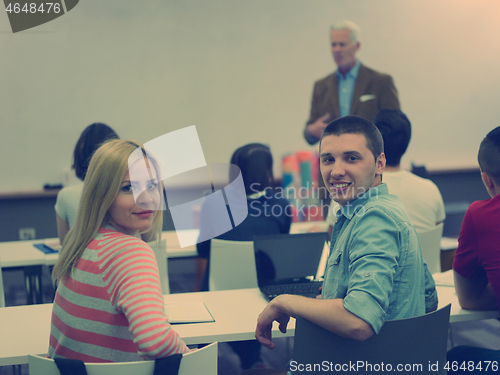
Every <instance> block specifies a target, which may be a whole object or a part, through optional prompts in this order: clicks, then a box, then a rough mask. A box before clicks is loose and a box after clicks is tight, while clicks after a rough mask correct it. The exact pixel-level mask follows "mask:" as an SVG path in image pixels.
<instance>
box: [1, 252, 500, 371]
mask: <svg viewBox="0 0 500 375" xmlns="http://www.w3.org/2000/svg"><path fill="white" fill-rule="evenodd" d="M192 263H193V262H192V261H190V260H189V259H179V260H175V261H170V262H169V276H170V289H171V293H185V292H190V291H193V290H194V288H195V277H194V265H193V264H192ZM3 282H4V289H5V301H6V305H7V306H17V305H24V304H26V294H25V291H24V277H23V272H22V271H21V270H16V271H9V270H3ZM42 285H43V302H44V303H50V302H52V296H53V289H52V286H51V285H52V284H51V282H50V276H49V270H48V268H47V267H44V269H43V273H42ZM450 332H451V333H450V337H449V340H448V349H449V348H451V347H453V346H457V345H472V346H480V347H486V348H490V349H496V350H500V323H499V321H498V320H496V319H490V320H483V321H474V322H463V323H454V324H452V325H451V330H450ZM275 343H276V348H275V349H274V350H269V349H267V348H264V347H263V348H262V352H261V357H262V359H263V364H264V366H266V367H269V368H276V369H284V368H285V367H286V364H287V363H288V360H289V359H290V358H291V355H292V348H293V339H292V338H290V339H279V340H276V341H275ZM218 367H219V371H218V373H219V375H238V374H240V373H241V369H240V366H239V359H238V356H237V355H236V354H234V352H233V351H232V350H231V348H230V346H229V345H227V344H225V343H220V344H219V358H218ZM27 374H29V372H28V365H22V366H16V367H14V366H4V367H0V375H27Z"/></svg>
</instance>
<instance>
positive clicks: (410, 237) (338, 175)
mask: <svg viewBox="0 0 500 375" xmlns="http://www.w3.org/2000/svg"><path fill="white" fill-rule="evenodd" d="M383 150H384V145H383V140H382V136H381V135H380V132H379V131H378V129H377V128H376V127H375V125H373V124H372V123H371V122H370V121H368V120H366V119H363V118H361V117H358V116H346V117H342V118H340V119H337V120H335V121H333V122H331V123H330V124H328V126H327V127H326V128H325V130H324V132H323V135H322V137H321V140H320V170H321V174H322V176H323V180H324V182H325V186H327V188H328V190H329V192H330V195H331V196H332V198H333V199H334V200H335V201H336V202H338V203H339V204H340V206H341V208H340V210H339V211H338V212H337V222H336V224H335V227H334V229H333V235H332V243H331V247H330V256H329V258H328V262H327V266H326V270H325V281H324V283H323V287H322V294H321V298H316V299H314V298H306V297H302V296H294V295H281V296H278V297H277V298H275V299H273V300H272V301H271V302H270V303H269V304H268V306H267V307H266V308H265V309H264V311H263V312H262V313H261V314H260V316H259V318H258V321H257V328H256V332H255V337H256V338H257V340H259V341H260V342H261V343H262V344H263V345H265V346H267V347H269V348H273V347H274V344H273V342H272V340H271V328H272V323H273V321H274V320H276V321H278V323H279V324H280V330H281V331H282V332H285V331H286V326H287V323H288V321H289V319H290V317H291V316H292V317H297V316H300V317H302V318H305V319H307V320H309V321H311V322H313V323H316V324H318V325H319V326H322V327H323V328H326V329H328V330H330V331H332V332H334V333H336V334H338V335H341V336H344V337H349V338H353V339H355V340H359V341H363V340H365V339H367V338H369V337H370V336H372V335H373V334H374V333H378V332H379V331H380V328H381V327H382V325H383V324H384V322H385V321H386V320H393V319H401V318H409V317H413V316H418V315H422V314H425V313H426V312H429V311H433V310H435V309H436V308H437V293H436V289H435V284H434V280H433V279H432V276H431V275H430V273H429V271H428V270H427V266H426V265H425V263H424V261H423V258H422V254H421V251H420V245H419V242H418V238H417V234H416V232H415V229H414V228H413V226H412V225H411V223H410V220H409V218H408V215H407V213H406V211H405V209H404V207H403V204H402V203H401V201H400V200H399V198H398V197H396V196H395V195H391V194H389V193H388V189H387V186H386V184H384V183H382V172H383V171H384V168H385V155H384V153H383Z"/></svg>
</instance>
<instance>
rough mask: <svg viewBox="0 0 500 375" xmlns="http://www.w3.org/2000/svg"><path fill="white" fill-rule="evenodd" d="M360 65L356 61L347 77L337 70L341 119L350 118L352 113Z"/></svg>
mask: <svg viewBox="0 0 500 375" xmlns="http://www.w3.org/2000/svg"><path fill="white" fill-rule="evenodd" d="M360 65H361V62H360V61H359V60H356V64H354V66H353V67H352V69H351V70H349V71H348V72H347V74H346V75H344V74H342V73H341V72H340V71H338V70H337V82H338V87H339V110H340V117H344V116H348V115H349V114H350V113H351V102H352V94H353V92H354V85H355V84H356V78H357V77H358V72H359V66H360Z"/></svg>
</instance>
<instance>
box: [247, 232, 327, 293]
mask: <svg viewBox="0 0 500 375" xmlns="http://www.w3.org/2000/svg"><path fill="white" fill-rule="evenodd" d="M327 240H328V234H327V233H326V232H321V233H303V234H272V235H259V236H254V239H253V244H254V250H255V266H256V269H257V281H258V284H259V288H260V290H261V292H262V293H263V294H264V295H265V297H266V298H267V300H268V301H270V300H272V299H273V298H274V297H276V296H278V295H280V294H297V295H302V296H306V297H316V296H317V295H318V294H319V287H320V286H321V285H322V284H323V281H320V280H318V279H317V278H316V277H317V275H318V274H320V273H321V272H323V271H324V270H319V265H320V260H321V258H322V255H323V249H324V247H325V243H326V241H327ZM323 267H324V265H323ZM318 271H319V272H318Z"/></svg>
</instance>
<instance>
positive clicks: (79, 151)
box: [55, 122, 118, 244]
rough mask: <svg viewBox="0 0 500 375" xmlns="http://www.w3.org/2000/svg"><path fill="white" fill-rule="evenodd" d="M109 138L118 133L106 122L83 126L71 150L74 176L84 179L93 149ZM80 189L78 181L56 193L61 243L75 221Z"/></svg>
mask: <svg viewBox="0 0 500 375" xmlns="http://www.w3.org/2000/svg"><path fill="white" fill-rule="evenodd" d="M110 139H118V134H116V133H115V131H114V130H113V129H111V128H110V127H109V126H108V125H106V124H102V123H100V122H96V123H93V124H90V125H89V126H87V127H86V128H85V130H84V131H83V132H82V134H81V135H80V138H78V141H77V142H76V145H75V150H74V151H73V165H72V166H71V168H72V169H74V170H75V174H76V177H78V178H79V179H80V180H82V181H83V180H84V179H85V175H86V174H87V169H88V167H89V163H90V159H91V158H92V155H93V154H94V152H95V150H97V149H98V148H99V146H100V145H101V144H102V143H103V142H105V141H107V140H110ZM82 189H83V183H80V184H77V185H73V186H67V187H64V188H63V189H62V190H61V191H60V192H59V193H58V194H57V201H56V205H55V210H56V220H57V234H58V236H59V241H61V244H62V243H63V241H64V237H65V236H66V234H67V233H68V230H69V228H71V227H72V226H73V224H74V223H75V220H76V215H77V213H78V206H79V204H80V197H81V195H82Z"/></svg>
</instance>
